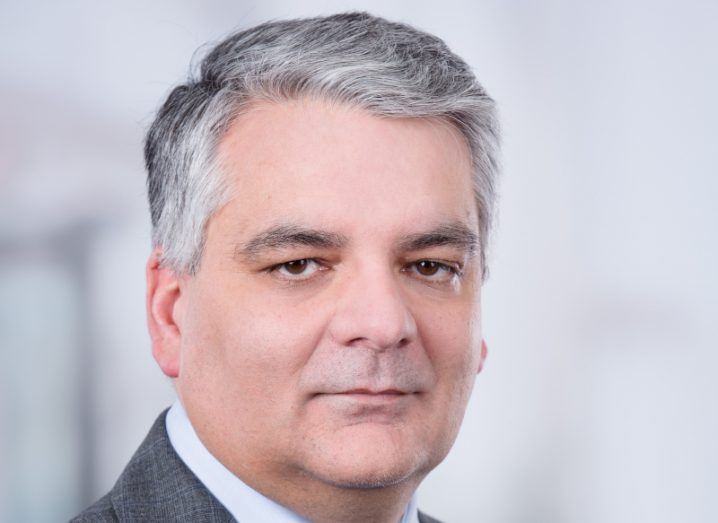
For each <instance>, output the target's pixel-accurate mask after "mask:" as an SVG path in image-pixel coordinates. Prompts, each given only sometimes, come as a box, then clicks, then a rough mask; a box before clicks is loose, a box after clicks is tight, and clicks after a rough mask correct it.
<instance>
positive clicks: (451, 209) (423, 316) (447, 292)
mask: <svg viewBox="0 0 718 523" xmlns="http://www.w3.org/2000/svg"><path fill="white" fill-rule="evenodd" d="M497 141H498V132H497V125H496V121H495V113H494V104H493V101H492V100H491V99H490V98H489V97H488V95H487V94H486V93H485V92H484V90H483V89H482V87H481V86H480V85H479V83H478V82H477V81H476V79H475V78H474V76H473V75H472V73H471V72H470V70H469V68H468V66H467V65H466V64H465V63H464V62H463V61H461V59H459V58H458V57H457V56H455V55H454V54H452V53H451V52H450V51H449V50H448V49H447V48H446V46H445V44H444V43H443V42H442V41H440V40H439V39H437V38H435V37H433V36H430V35H427V34H425V33H422V32H419V31H417V30H415V29H413V28H411V27H408V26H406V25H402V24H395V23H390V22H388V21H386V20H383V19H380V18H376V17H373V16H370V15H368V14H361V13H352V14H343V15H336V16H330V17H326V18H314V19H307V20H291V21H284V22H273V23H268V24H264V25H261V26H258V27H255V28H253V29H249V30H246V31H243V32H240V33H237V34H234V35H232V36H230V37H229V38H227V39H226V40H225V41H223V42H221V43H220V44H219V45H218V46H216V47H215V48H214V49H213V50H212V51H211V52H210V53H209V54H208V55H207V57H206V58H205V59H204V61H203V62H202V64H201V68H200V72H199V74H198V77H197V78H196V79H192V80H190V81H189V82H188V83H187V84H185V85H181V86H179V87H177V88H176V89H175V90H174V91H172V93H171V94H170V96H169V98H168V99H167V101H166V102H165V104H164V105H163V106H162V108H161V109H160V111H159V114H158V116H157V118H156V120H155V122H154V123H153V125H152V127H151V129H150V131H149V134H148V137H147V142H146V148H145V154H146V161H147V168H148V171H149V181H148V186H149V199H150V206H151V213H152V223H153V235H154V236H153V241H154V250H153V252H152V254H151V256H150V259H149V262H148V264H147V285H148V291H147V310H148V322H149V330H150V334H151V338H152V347H153V354H154V357H155V359H156V360H157V362H158V364H159V366H160V368H161V369H162V371H163V372H164V373H165V374H166V375H167V376H169V377H171V378H172V379H173V381H174V384H175V387H176V390H177V395H178V397H179V401H178V402H177V403H175V405H174V406H172V408H171V409H170V410H169V412H166V413H163V414H162V415H161V416H160V418H159V419H158V420H157V422H156V423H155V425H154V427H153V428H152V430H151V431H150V434H149V435H148V436H147V439H146V440H145V442H144V443H143V444H142V446H141V447H140V449H139V450H138V451H137V453H136V454H135V456H134V457H133V458H132V460H131V462H130V464H129V465H128V466H127V468H126V469H125V471H124V472H123V474H122V475H121V477H120V479H119V480H118V482H117V484H116V485H115V487H114V488H113V489H112V490H111V491H110V493H109V494H107V495H106V496H105V497H104V498H102V499H101V500H100V501H99V502H97V503H96V504H95V505H94V506H93V507H91V508H89V509H88V510H87V511H85V512H84V513H82V514H81V515H80V516H78V518H77V521H95V520H103V521H115V520H119V521H144V520H152V521H158V520H171V521H231V520H237V521H240V522H242V523H251V522H257V521H268V522H275V523H276V522H297V521H314V522H354V521H361V522H367V521H371V522H379V523H382V522H387V523H388V522H391V523H396V522H399V521H401V522H404V523H408V522H412V523H416V522H421V523H427V522H431V521H435V520H433V519H431V518H429V517H428V516H426V515H424V514H421V513H419V512H418V510H417V506H416V499H415V495H414V493H415V491H416V488H417V487H418V485H419V483H420V482H421V481H422V479H423V478H424V477H425V476H426V475H427V473H428V472H429V471H430V470H432V469H433V468H434V467H435V466H436V465H438V464H439V463H440V462H441V461H442V460H443V458H444V457H445V456H446V454H447V453H448V451H449V449H450V447H451V445H452V444H453V442H454V440H455V438H456V435H457V432H458V429H459V426H460V423H461V419H462V417H463V414H464V410H465V407H466V403H467V401H468V398H469V395H470V393H471V390H472V387H473V383H474V379H475V376H476V374H477V372H478V371H479V370H480V369H481V366H482V363H483V361H484V358H485V357H486V345H485V344H484V342H483V340H482V336H481V322H480V319H481V318H480V291H481V284H482V279H483V275H484V274H485V258H484V253H485V250H486V239H487V235H488V232H489V227H490V218H491V214H492V206H493V201H494V181H495V174H496V170H497V167H496V154H497Z"/></svg>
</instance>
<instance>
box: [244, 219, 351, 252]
mask: <svg viewBox="0 0 718 523" xmlns="http://www.w3.org/2000/svg"><path fill="white" fill-rule="evenodd" d="M347 243H349V240H348V239H347V237H346V236H343V235H341V234H337V233H333V232H328V231H320V230H316V229H309V228H306V227H300V226H298V225H277V226H274V227H271V228H269V229H267V230H266V231H263V232H261V233H259V234H257V235H256V236H254V237H253V238H252V239H251V240H249V241H248V242H247V243H245V244H244V245H241V246H238V247H237V249H236V250H235V254H236V255H243V256H245V257H247V258H256V257H257V256H259V255H260V254H261V253H262V252H264V251H271V250H279V249H287V248H292V247H317V248H320V249H340V248H342V247H344V246H345V245H346V244H347Z"/></svg>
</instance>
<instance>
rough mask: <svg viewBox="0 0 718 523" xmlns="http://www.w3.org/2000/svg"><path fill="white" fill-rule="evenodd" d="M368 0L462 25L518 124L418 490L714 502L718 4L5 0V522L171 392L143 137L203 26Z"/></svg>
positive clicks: (646, 515)
mask: <svg viewBox="0 0 718 523" xmlns="http://www.w3.org/2000/svg"><path fill="white" fill-rule="evenodd" d="M357 8H358V9H365V10H369V11H371V12H373V13H376V14H379V15H383V16H386V17H388V18H392V19H396V20H402V21H406V22H410V23H412V24H415V25H417V26H418V27H420V28H423V29H426V30H429V31H431V32H434V33H435V34H437V35H439V36H441V37H443V38H444V39H445V40H446V41H447V42H448V43H449V44H450V46H452V47H453V48H454V50H455V51H457V52H458V53H459V54H460V55H462V56H463V57H465V58H466V59H467V60H468V61H469V62H470V63H471V64H472V66H473V67H474V68H475V71H476V74H477V76H478V77H479V79H480V80H481V81H482V82H483V83H484V85H485V86H486V88H487V89H488V90H489V92H490V93H491V94H492V95H493V96H494V97H495V98H496V99H497V101H498V103H499V106H500V109H501V115H502V120H503V127H504V133H505V140H504V141H505V147H504V175H503V181H502V185H501V202H500V219H499V224H498V229H497V234H496V241H495V244H494V249H493V254H492V269H491V273H492V274H491V278H490V280H489V282H488V283H487V284H486V286H485V294H484V310H485V313H484V314H485V320H484V324H485V327H484V328H485V334H486V338H487V341H488V343H489V350H490V354H489V359H488V362H487V365H486V368H485V370H484V372H483V373H482V374H481V375H480V376H479V378H478V381H477V386H476V389H475V393H474V395H473V398H472V401H471V403H470V405H469V409H468V412H467V414H466V418H465V421H464V426H463V429H462V432H461V434H460V436H459V439H458V441H457V443H456V445H455V447H454V450H453V451H452V453H451V454H450V456H449V458H448V459H447V460H446V461H445V462H444V463H443V464H442V465H441V466H440V467H439V468H438V469H437V470H435V471H434V472H433V473H432V474H431V475H430V476H429V478H428V479H427V480H426V481H425V483H424V485H423V486H422V488H421V490H420V506H421V507H423V509H424V510H425V511H427V512H429V513H430V514H433V515H435V516H437V517H440V518H441V519H445V520H446V521H447V522H492V523H501V522H507V523H519V522H532V523H533V522H537V523H541V522H545V523H562V522H582V523H593V522H596V523H598V522H611V523H623V522H625V523H634V522H646V521H650V522H655V523H662V522H665V523H668V522H676V521H680V522H706V523H707V522H711V521H718V496H717V495H716V493H717V492H718V445H717V444H716V442H717V441H718V401H717V400H718V379H716V369H718V350H717V349H718V343H717V342H716V324H717V323H718V322H717V320H718V304H717V301H718V278H717V277H716V271H717V270H718V238H717V236H718V235H717V234H716V229H717V228H718V203H717V201H718V123H717V122H718V101H717V100H716V93H718V31H716V27H718V4H717V3H716V2H708V1H706V2H697V1H686V2H680V3H679V2H671V3H669V2H660V1H638V2H636V1H634V2H630V1H619V0H606V1H603V2H570V1H547V2H531V1H499V0H495V1H488V0H486V1H468V0H466V1H460V0H444V1H442V2H428V1H414V2H389V1H365V2H349V1H329V0H326V1H305V2H291V1H289V0H285V1H264V2H259V1H244V2H242V1H234V2H230V1H203V2H200V1H182V2H180V1H168V0H164V1H153V2H140V1H138V0H132V1H123V2H113V3H110V2H95V1H90V0H87V1H72V2H64V1H56V2H49V1H48V2H37V1H36V2H21V1H15V2H8V1H7V0H6V1H3V2H2V3H0V71H1V73H0V351H1V352H0V358H1V359H0V521H8V522H10V521H12V522H14V521H38V522H40V521H59V520H66V519H67V518H69V517H70V516H71V515H72V514H73V513H75V512H76V511H78V510H79V509H80V508H82V507H83V506H84V505H86V504H88V503H89V502H91V501H92V500H93V499H95V498H96V497H98V496H99V495H101V494H103V493H104V492H106V491H107V489H109V488H110V487H111V486H112V484H113V482H114V480H115V478H116V477H117V475H118V474H119V473H120V471H121V469H122V467H123V466H124V464H125V463H126V462H127V460H128V459H129V457H130V455H131V454H132V453H133V451H134V450H135V448H136V447H137V445H138V444H139V443H140V441H141V439H142V438H143V437H144V435H145V433H146V431H147V430H148V428H149V426H150V424H151V422H152V421H153V420H154V418H155V416H156V415H157V414H158V413H159V411H160V410H161V409H162V408H163V407H164V406H166V405H168V404H169V403H170V402H171V401H172V398H173V392H172V389H171V385H170V383H169V382H168V381H167V379H166V378H164V377H163V375H162V374H161V372H160V371H159V370H158V369H157V367H156V365H155V364H154V361H153V360H152V358H151V355H150V347H149V340H148V336H147V334H146V330H145V321H144V273H143V270H144V267H143V264H144V260H145V257H146V255H147V254H148V252H149V246H150V242H149V225H148V224H149V218H148V213H147V211H146V203H145V196H144V172H143V166H142V157H141V147H142V138H143V132H144V130H145V129H146V127H147V126H148V125H149V123H150V121H151V119H152V116H153V111H154V110H155V109H156V108H157V106H158V105H159V104H160V103H161V101H162V100H163V98H164V97H165V96H166V94H167V93H168V91H169V90H170V88H171V87H172V86H173V85H174V84H175V83H176V82H178V81H179V80H181V79H182V78H183V77H184V76H185V74H186V72H187V69H188V63H189V60H190V58H191V57H192V55H193V53H194V51H195V49H197V48H198V47H199V46H200V45H202V44H203V43H205V42H208V41H217V40H218V39H219V38H221V37H222V36H223V35H225V34H227V33H228V32H229V31H230V30H232V29H234V28H239V27H247V26H249V25H253V24H255V23H258V22H260V21H264V20H266V19H268V18H283V17H292V16H298V15H313V14H328V13H331V12H336V11H342V10H348V9H357Z"/></svg>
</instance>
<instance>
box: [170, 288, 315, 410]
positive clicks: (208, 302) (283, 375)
mask: <svg viewBox="0 0 718 523" xmlns="http://www.w3.org/2000/svg"><path fill="white" fill-rule="evenodd" d="M255 296H258V294H257V293H251V292H223V293H212V294H210V293H205V294H203V295H202V296H198V297H197V298H198V299H196V300H195V302H194V304H193V305H194V306H193V307H192V309H191V310H188V320H189V321H188V325H189V327H190V328H189V329H188V331H187V336H186V338H187V344H186V347H185V349H186V350H185V353H186V356H187V358H186V360H185V362H184V363H186V367H188V369H187V370H188V371H189V372H190V373H194V371H197V373H198V374H202V375H203V378H202V379H204V380H207V381H213V382H215V383H216V384H217V385H218V386H221V387H224V388H225V389H226V392H227V393H229V392H231V391H234V394H235V395H237V396H243V397H245V398H250V397H253V398H257V397H260V396H264V397H266V396H267V394H266V392H267V390H272V394H271V396H272V397H276V398H280V397H285V398H286V395H287V394H288V393H289V392H291V390H292V386H293V384H294V383H295V382H296V380H297V378H298V375H299V373H300V371H301V369H302V368H303V366H304V364H305V363H306V361H307V359H308V358H309V357H310V356H311V353H312V351H313V349H314V347H315V346H316V343H317V340H318V337H319V336H320V334H321V326H320V325H318V324H319V323H320V322H319V321H317V318H316V315H314V314H309V313H307V311H306V310H302V309H301V308H297V309H295V308H293V307H286V304H283V303H278V302H277V301H276V300H272V299H271V297H270V296H267V294H266V293H264V294H262V299H261V300H259V299H254V298H255ZM190 315H191V316H192V317H191V318H190V317H189V316H190ZM184 341H185V336H184V334H183V342H184ZM219 377H221V378H219ZM265 401H266V400H265Z"/></svg>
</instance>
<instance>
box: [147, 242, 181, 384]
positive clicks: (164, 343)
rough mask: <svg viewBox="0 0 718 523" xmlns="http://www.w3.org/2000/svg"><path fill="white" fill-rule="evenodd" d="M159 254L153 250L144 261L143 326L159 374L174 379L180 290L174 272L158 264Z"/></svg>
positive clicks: (178, 367) (159, 250) (176, 370)
mask: <svg viewBox="0 0 718 523" xmlns="http://www.w3.org/2000/svg"><path fill="white" fill-rule="evenodd" d="M161 255H162V250H161V249H159V248H155V249H154V250H153V251H152V253H151V254H150V257H149V259H148V260H147V268H146V275H147V325H148V327H149V331H150V338H151V339H152V355H153V356H154V358H155V361H157V364H158V365H159V366H160V368H161V369H162V372H164V373H165V374H166V375H167V376H169V377H170V378H176V377H177V376H179V371H180V345H181V343H180V342H181V338H182V334H181V329H180V323H179V322H178V319H179V318H180V314H179V312H180V309H181V306H180V305H181V301H182V291H181V288H180V282H179V278H178V276H177V275H176V273H175V272H174V271H173V270H171V269H168V268H166V267H162V266H161V265H160V257H161Z"/></svg>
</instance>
